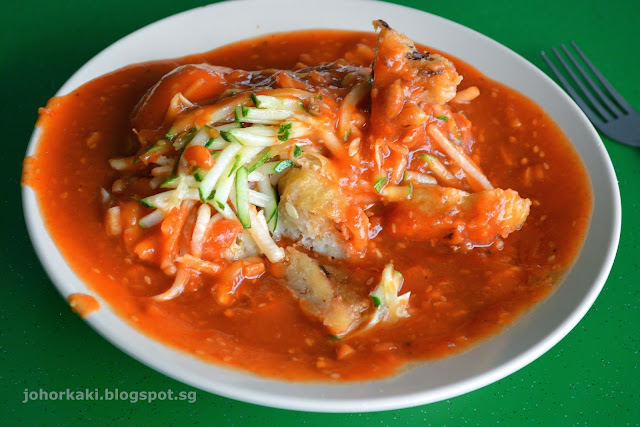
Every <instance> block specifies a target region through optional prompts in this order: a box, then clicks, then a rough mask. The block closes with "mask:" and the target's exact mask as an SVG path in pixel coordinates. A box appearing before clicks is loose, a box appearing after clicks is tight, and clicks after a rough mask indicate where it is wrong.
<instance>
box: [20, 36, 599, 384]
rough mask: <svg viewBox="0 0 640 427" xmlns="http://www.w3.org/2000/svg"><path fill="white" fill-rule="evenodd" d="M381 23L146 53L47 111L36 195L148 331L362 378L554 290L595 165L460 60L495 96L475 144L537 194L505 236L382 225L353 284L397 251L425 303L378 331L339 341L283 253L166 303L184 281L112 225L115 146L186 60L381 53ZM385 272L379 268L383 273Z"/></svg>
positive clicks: (90, 271) (102, 283)
mask: <svg viewBox="0 0 640 427" xmlns="http://www.w3.org/2000/svg"><path fill="white" fill-rule="evenodd" d="M359 44H364V45H366V46H373V45H374V44H375V35H374V34H368V33H353V32H341V31H307V32H298V33H294V34H279V35H269V36H264V37H262V38H258V39H254V40H249V41H244V42H239V43H236V44H233V45H230V46H226V47H223V48H219V49H217V50H215V51H212V52H209V53H205V54H202V55H196V56H191V57H188V58H182V59H177V60H168V61H159V62H153V63H146V64H138V65H132V66H129V67H127V68H124V69H122V70H119V71H116V72H114V73H111V74H108V75H106V76H103V77H101V78H98V79H96V80H94V81H91V82H89V83H87V84H86V85H84V86H82V87H80V88H78V89H76V90H75V91H73V92H72V93H70V94H68V95H66V96H63V97H58V98H53V99H51V100H50V101H49V103H48V104H47V106H46V107H45V108H43V109H42V110H41V111H40V119H39V121H38V124H37V125H38V126H40V127H42V130H43V133H42V137H41V140H40V144H39V146H38V148H37V151H36V153H35V154H34V158H33V159H29V160H28V161H26V162H25V175H24V177H23V184H26V185H29V186H31V187H32V188H34V190H35V191H36V193H37V197H38V201H39V206H40V208H41V211H42V214H43V216H44V219H45V222H46V225H47V227H48V229H49V231H50V233H51V235H52V237H53V239H54V241H55V242H56V244H57V246H58V247H59V248H60V250H61V251H62V253H63V254H64V256H65V258H66V259H67V261H68V262H69V264H70V265H71V266H72V268H73V269H74V271H76V272H77V274H78V275H79V276H80V277H82V278H83V279H84V280H85V281H86V282H87V283H88V284H89V285H90V287H91V288H92V289H93V290H94V291H95V292H96V293H97V294H99V295H100V297H101V298H103V299H104V300H105V301H107V302H109V304H110V305H111V306H112V308H113V309H114V310H115V311H116V312H118V313H119V314H120V315H121V316H122V317H124V318H125V319H127V320H128V321H129V322H130V323H131V324H133V325H134V326H135V327H137V328H139V329H140V330H142V331H143V332H145V333H147V334H149V335H151V336H154V337H156V338H157V339H159V340H161V341H163V342H166V343H167V344H169V345H172V346H175V347H177V348H180V349H182V350H184V351H186V352H188V353H191V354H194V355H196V356H198V357H201V358H203V359H206V360H210V361H213V362H218V363H223V364H227V365H231V366H236V367H239V368H243V369H246V370H249V371H252V372H256V373H258V374H260V375H264V376H268V377H276V378H286V379H293V380H308V379H338V380H354V379H365V378H376V377H381V376H385V375H390V374H392V373H393V372H395V371H396V370H397V369H398V368H399V367H401V366H402V365H403V364H405V363H407V362H408V361H412V360H420V359H429V358H435V357H442V356H446V355H449V354H451V353H453V352H457V351H460V350H463V349H465V348H468V347H469V345H471V344H473V343H476V342H478V340H480V339H483V338H486V337H487V336H490V335H492V334H495V333H497V332H498V331H500V330H501V329H502V328H503V327H505V326H506V325H508V324H509V323H510V322H513V321H514V319H515V318H516V317H517V316H518V315H519V314H520V313H522V311H523V310H524V309H526V308H528V307H531V306H532V305H534V304H535V303H536V302H537V301H539V300H540V299H541V298H543V297H544V296H546V295H548V294H549V292H550V291H551V290H552V289H553V288H554V286H555V285H557V284H558V282H559V281H560V280H561V278H562V276H563V274H564V273H566V271H567V269H568V268H569V267H570V266H571V263H572V262H573V260H574V259H575V257H576V256H577V252H578V250H579V248H580V245H581V243H582V240H583V237H584V234H585V231H586V227H587V225H588V220H589V217H590V212H591V204H592V196H591V190H590V187H589V183H588V178H587V175H586V172H585V169H584V166H583V165H582V163H581V162H580V160H579V157H578V156H577V154H576V152H575V151H574V149H573V148H572V146H571V145H570V143H569V141H568V140H567V139H566V137H565V136H564V135H563V134H562V132H561V131H560V129H559V128H558V126H557V125H555V124H554V122H553V121H552V119H551V118H550V117H549V116H548V115H546V114H545V112H544V111H543V110H542V109H541V108H540V107H538V106H537V105H536V104H534V103H533V102H531V101H530V100H528V99H526V98H525V97H523V96H522V95H520V94H518V93H517V92H515V91H513V90H511V89H509V88H507V87H505V86H503V85H501V84H499V83H496V82H494V81H491V80H490V79H488V78H487V77H485V76H483V75H482V74H480V73H479V72H478V71H477V70H475V69H474V68H472V67H471V66H469V65H468V64H465V63H464V62H462V61H460V60H457V59H455V58H451V57H450V59H452V60H453V62H454V63H455V65H456V68H457V70H458V72H459V73H460V74H462V75H463V76H464V80H463V82H462V84H461V85H460V89H464V88H466V87H468V86H472V85H476V86H478V88H479V89H480V92H481V95H480V97H478V98H477V99H476V100H474V101H473V102H471V103H470V104H468V105H462V106H461V107H460V106H458V107H454V108H456V109H462V110H463V111H464V113H465V114H466V116H467V117H468V118H469V119H470V120H471V122H472V124H473V125H472V130H473V134H474V137H475V144H474V147H473V154H472V156H473V158H474V160H476V162H477V163H478V164H479V166H480V167H481V168H482V169H483V171H484V172H485V173H486V175H487V176H488V178H489V179H490V181H491V182H492V183H493V185H494V186H496V187H501V188H512V189H515V190H517V191H518V192H519V193H520V195H521V196H522V197H527V198H530V199H531V200H532V201H533V205H532V208H531V214H530V215H529V218H528V219H527V221H526V223H525V225H524V226H523V227H522V229H521V230H519V231H517V232H515V233H513V234H511V235H510V236H509V237H508V238H507V239H505V241H504V247H503V248H500V247H499V245H492V246H490V247H487V248H475V249H473V250H471V251H468V252H465V251H453V250H452V249H450V248H445V247H442V248H440V247H431V246H430V245H426V244H418V243H411V242H409V241H402V240H397V239H393V238H391V237H390V236H389V235H388V234H387V233H384V232H382V233H380V234H379V235H378V237H376V238H375V239H374V240H373V241H372V242H371V243H370V244H373V245H375V247H376V248H378V249H379V250H380V252H381V255H382V257H381V258H378V257H377V256H374V255H371V256H367V257H366V258H365V259H364V260H362V261H361V264H360V266H358V267H354V265H353V264H352V262H351V261H342V262H341V263H343V264H345V265H346V266H348V267H349V268H351V269H353V268H358V269H359V270H357V271H358V272H359V273H358V274H356V279H355V283H354V284H353V286H354V287H356V288H357V289H362V288H366V287H367V286H368V285H367V283H368V281H369V279H370V277H374V276H375V280H376V282H377V280H378V279H379V272H380V270H381V269H382V265H383V264H384V263H386V262H389V261H392V262H393V263H394V264H395V268H396V270H398V271H401V272H402V273H403V275H404V278H405V282H404V286H403V293H404V292H406V291H411V295H412V297H411V301H410V306H411V307H412V311H411V317H410V318H408V319H406V320H403V321H402V322H399V323H396V324H393V325H390V326H386V327H383V328H380V329H379V330H377V331H376V332H375V333H374V334H368V335H362V336H357V337H354V338H350V339H349V338H348V339H346V340H342V341H341V340H333V339H331V338H329V337H327V333H326V331H325V330H324V329H323V328H322V327H321V325H319V324H317V323H316V322H314V321H313V320H310V319H308V318H307V317H305V316H304V314H303V313H302V312H301V310H300V309H299V307H298V303H297V302H296V301H295V300H294V299H293V297H292V296H291V294H290V293H289V292H288V291H287V290H286V289H285V287H284V286H282V285H281V284H280V283H279V282H278V280H279V279H277V276H278V274H277V273H275V270H277V268H275V267H274V266H271V269H270V272H271V273H275V274H267V275H264V276H262V278H261V279H255V280H245V281H244V282H243V283H242V285H241V286H240V287H239V289H238V291H237V292H238V293H239V296H240V297H239V298H238V300H237V303H236V304H234V305H232V306H230V307H221V306H219V305H218V304H216V302H215V299H214V297H213V295H212V293H211V286H214V285H215V284H208V285H207V284H206V283H205V284H203V285H202V286H201V288H200V289H197V290H194V289H191V290H190V291H189V292H185V293H184V294H183V295H181V296H180V297H179V298H176V299H173V300H171V301H165V302H160V301H154V300H152V299H150V298H149V296H151V295H155V294H158V293H160V292H162V291H164V290H165V289H166V288H167V287H168V286H169V284H170V283H171V281H172V278H169V277H167V276H165V275H164V273H162V272H161V271H160V270H159V269H157V268H154V267H150V266H147V265H144V264H142V263H140V262H139V261H138V260H137V258H136V256H134V255H132V254H131V253H130V252H129V251H127V250H126V248H125V246H124V244H123V242H122V239H121V238H113V237H109V236H108V235H107V233H106V232H105V226H104V210H103V207H102V203H101V200H100V190H99V189H100V187H103V188H106V189H109V188H110V186H111V184H112V182H113V181H114V180H115V179H116V178H117V176H118V175H117V172H116V171H114V170H112V169H111V168H110V166H109V163H108V162H107V160H108V159H109V158H113V157H119V156H122V155H127V154H130V153H131V152H132V148H133V147H134V145H133V144H134V143H133V141H134V139H133V138H132V133H131V125H130V114H131V112H132V111H133V109H134V107H135V106H136V104H137V103H138V101H139V100H140V98H141V97H142V96H143V95H144V93H145V91H146V90H147V89H148V88H150V87H151V86H152V85H153V84H154V83H155V82H157V81H158V80H159V79H160V78H161V77H162V76H163V75H164V74H165V73H167V72H168V71H170V70H172V69H173V68H175V67H176V66H177V65H179V64H185V63H198V62H209V63H212V64H216V65H225V66H229V67H232V68H241V69H248V70H252V69H260V68H267V67H269V68H271V67H273V68H283V69H287V68H291V67H293V66H294V65H295V64H296V63H297V62H298V61H302V62H304V63H306V64H307V65H314V64H317V63H320V62H327V61H332V60H335V59H338V58H341V57H342V58H345V59H347V60H348V61H351V62H354V63H355V64H358V65H368V64H369V63H370V60H371V58H370V57H368V53H367V52H370V51H369V50H366V49H362V48H361V47H359V46H358V45H359ZM372 272H375V274H374V273H372Z"/></svg>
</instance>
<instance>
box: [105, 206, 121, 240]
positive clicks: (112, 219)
mask: <svg viewBox="0 0 640 427" xmlns="http://www.w3.org/2000/svg"><path fill="white" fill-rule="evenodd" d="M105 222H106V224H107V233H108V234H109V235H111V236H118V235H119V234H121V233H122V219H121V217H120V206H114V207H112V208H109V209H108V210H107V214H106V219H105Z"/></svg>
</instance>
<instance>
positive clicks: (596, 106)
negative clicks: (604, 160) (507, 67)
mask: <svg viewBox="0 0 640 427" xmlns="http://www.w3.org/2000/svg"><path fill="white" fill-rule="evenodd" d="M571 46H572V47H573V49H574V50H575V52H576V53H577V54H578V56H579V57H580V59H581V60H582V63H583V64H586V66H587V67H588V69H589V70H590V72H591V73H589V72H588V71H587V70H586V69H585V67H584V65H582V64H581V63H580V62H579V61H578V60H577V59H576V57H575V56H574V54H572V53H571V52H570V51H569V49H567V47H566V46H565V45H564V44H561V45H560V47H561V48H562V51H563V52H564V56H563V55H561V53H560V52H558V50H557V49H556V48H553V53H554V54H555V56H556V57H557V60H558V61H559V62H560V64H561V65H562V67H561V68H562V69H563V70H564V71H565V74H563V73H562V72H561V71H560V70H559V69H558V67H556V66H555V65H554V63H553V62H552V61H551V59H550V58H549V57H547V55H546V54H545V52H544V51H543V52H541V55H542V58H543V59H544V61H545V62H546V63H547V65H548V66H549V67H550V68H551V70H552V71H553V73H554V74H555V76H556V77H557V79H558V80H559V81H560V83H561V84H562V86H563V87H564V89H565V90H566V91H567V92H568V93H569V95H571V97H572V98H573V100H574V101H575V102H576V103H577V104H578V106H579V107H580V108H581V109H582V111H584V113H585V114H586V115H587V117H588V118H589V120H591V122H592V123H593V124H594V125H595V126H596V127H597V128H598V129H599V130H600V131H601V132H603V133H605V134H606V135H607V136H610V137H612V138H613V139H617V140H619V141H621V142H626V143H631V144H633V145H636V144H637V141H638V139H640V135H637V134H636V135H630V136H631V139H632V141H628V140H627V141H625V140H624V139H627V138H619V137H617V132H615V133H616V135H611V132H610V131H611V127H612V125H613V124H614V122H616V121H619V120H622V121H624V122H627V123H625V124H631V123H628V122H629V120H634V119H635V118H636V116H637V114H638V113H637V112H636V111H635V110H634V109H633V107H632V106H631V105H630V104H629V103H628V102H627V101H626V100H625V99H624V98H623V97H622V96H621V95H620V94H619V93H618V92H617V91H616V90H615V89H614V87H613V86H612V85H611V83H609V82H608V81H607V79H606V78H605V77H604V76H603V75H602V73H600V71H598V69H597V68H596V67H595V66H594V65H593V63H592V62H591V61H590V60H589V59H588V58H587V57H586V55H585V54H584V53H583V52H582V51H581V50H580V48H579V47H578V46H577V45H576V43H575V42H573V41H572V42H571ZM565 57H566V58H568V59H569V60H570V62H571V64H572V65H573V66H571V65H570V64H569V63H568V62H567V61H566V60H565ZM576 70H577V71H578V73H579V74H580V76H578V75H577V74H576ZM594 77H595V80H597V82H596V81H594ZM576 87H577V89H576ZM578 90H579V91H578ZM634 121H635V120H634ZM618 124H619V125H623V123H622V122H620V123H618ZM635 125H637V123H635ZM632 127H634V128H635V127H636V126H632ZM633 133H635V132H633ZM625 134H628V132H625Z"/></svg>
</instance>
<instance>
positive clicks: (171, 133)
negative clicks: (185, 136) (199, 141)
mask: <svg viewBox="0 0 640 427" xmlns="http://www.w3.org/2000/svg"><path fill="white" fill-rule="evenodd" d="M173 132H174V129H173V128H171V129H169V130H168V131H167V133H166V134H165V135H164V137H165V138H167V139H168V140H169V141H171V140H172V139H173V137H174V136H176V135H175V134H174V133H173Z"/></svg>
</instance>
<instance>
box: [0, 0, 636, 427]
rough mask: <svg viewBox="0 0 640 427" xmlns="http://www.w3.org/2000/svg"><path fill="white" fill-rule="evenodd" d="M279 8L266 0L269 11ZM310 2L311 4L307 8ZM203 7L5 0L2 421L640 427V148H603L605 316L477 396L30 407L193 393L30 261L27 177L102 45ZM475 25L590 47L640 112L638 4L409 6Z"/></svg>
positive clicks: (510, 39)
mask: <svg viewBox="0 0 640 427" xmlns="http://www.w3.org/2000/svg"><path fill="white" fill-rule="evenodd" d="M265 1H266V0H265ZM301 1H303V0H301ZM207 3H208V2H207V1H204V0H190V1H159V0H145V1H143V0H127V1H123V0H102V1H99V2H86V1H78V0H75V1H42V0H31V1H25V2H21V1H19V2H14V1H11V2H10V1H4V2H2V6H0V12H2V13H1V16H2V25H1V26H0V35H1V37H0V58H1V62H0V72H1V75H0V77H1V78H0V87H1V88H2V91H1V93H0V96H1V98H2V103H1V106H0V109H1V111H2V115H1V117H2V124H3V126H2V127H3V129H4V130H3V131H2V135H3V137H2V146H3V154H2V157H3V158H7V162H6V163H5V166H6V167H5V168H3V169H2V182H4V183H6V184H7V188H6V191H5V192H4V193H3V196H2V198H1V203H2V210H1V212H2V213H1V214H0V216H1V217H2V223H1V224H2V235H1V239H0V240H1V242H0V247H1V252H0V295H1V297H0V319H1V321H2V324H1V326H0V424H3V425H15V424H19V423H21V422H22V423H29V424H63V425H71V424H79V423H84V422H94V423H97V424H100V425H104V424H107V423H108V424H112V423H114V424H115V423H117V424H126V425H139V424H143V425H145V424H148V423H154V424H178V425H181V424H194V423H198V422H200V423H203V424H215V425H225V424H228V425H257V424H259V423H264V422H268V423H270V424H271V423H273V424H275V425H301V424H307V425H329V424H333V425H342V424H345V425H347V424H348V425H422V424H425V425H445V424H446V425H476V424H477V425H495V424H498V423H499V424H505V423H506V424H507V425H524V424H525V423H526V424H530V423H531V424H534V423H535V424H546V425H578V424H579V425H594V426H604V425H614V426H623V425H638V423H639V422H640V363H639V361H640V354H639V351H640V312H639V307H638V305H639V303H640V267H639V264H640V255H639V253H640V243H639V242H640V221H639V220H638V219H637V216H638V215H639V214H640V191H638V188H639V186H640V149H633V148H630V147H627V146H623V145H620V144H617V143H615V142H612V141H610V140H608V139H606V138H603V141H604V144H605V146H606V148H607V150H608V152H609V155H610V156H611V159H612V161H613V165H614V166H615V169H616V173H617V176H618V180H619V182H620V190H621V193H622V209H623V224H622V236H621V240H620V248H619V250H618V255H617V258H616V261H615V264H614V266H613V270H612V271H611V275H610V276H609V279H608V281H607V283H606V285H605V287H604V290H603V291H602V293H601V294H600V296H599V298H598V299H597V301H596V303H595V305H594V306H593V307H592V308H591V310H590V311H589V312H588V314H587V315H586V317H585V318H584V319H583V320H582V321H581V322H580V323H579V324H578V325H577V327H576V328H575V329H574V330H573V331H572V332H571V333H570V334H569V335H568V336H567V337H566V338H564V339H563V340H562V341H561V342H560V343H559V344H557V345H556V346H555V347H554V348H552V349H551V350H550V351H549V352H547V353H546V354H545V355H543V356H542V357H541V358H539V359H538V360H536V361H535V362H533V363H532V364H530V365H529V366H527V367H525V368H523V369H521V370H520V371H518V372H516V373H514V374H513V375H511V376H509V377H507V378H505V379H503V380H501V381H498V382H497V383H494V384H491V385H489V386H486V387H484V388H482V389H480V390H477V391H474V392H472V393H469V394H466V395H463V396H459V397H456V398H454V399H450V400H447V401H443V402H438V403H434V404H430V405H425V406H421V407H416V408H410V409H403V410H396V411H388V412H380V413H365V414H313V413H303V412H294V411H286V410H279V409H271V408H265V407H260V406H256V405H251V404H247V403H243V402H237V401H233V400H229V399H226V398H223V397H219V396H216V395H213V394H210V393H207V392H204V391H199V390H198V391H197V399H196V402H194V403H190V402H189V401H155V402H152V403H148V402H137V403H131V402H129V401H67V400H64V401H60V400H58V401H51V400H49V401H29V402H26V403H22V402H23V401H24V400H25V390H27V389H28V390H29V391H38V390H40V389H42V390H48V391H53V390H66V389H71V390H85V389H89V390H94V389H101V390H103V389H111V390H115V389H119V390H125V391H130V390H156V391H162V390H169V389H171V390H173V391H174V392H175V393H177V392H180V391H184V392H195V391H196V390H195V389H193V388H192V387H189V386H187V385H184V384H182V383H180V382H178V381H175V380H173V379H170V378H168V377H166V376H164V375H162V374H160V373H158V372H155V371H154V370H152V369H150V368H148V367H146V366H145V365H143V364H141V363H139V362H138V361H136V360H134V359H132V358H131V357H129V356H128V355H126V354H124V353H122V352H121V351H120V350H118V349H116V348H115V347H114V346H112V345H111V344H109V343H108V342H107V341H105V340H104V339H103V338H102V337H101V336H100V335H98V334H97V333H95V332H94V331H93V330H92V329H91V328H90V327H89V326H87V325H86V324H85V323H84V322H83V321H82V320H81V319H80V318H79V317H78V316H76V315H75V314H74V313H72V312H71V310H70V309H69V307H68V305H67V303H66V302H65V301H64V300H63V299H62V298H61V297H60V295H59V294H58V292H57V291H56V289H55V287H54V285H53V284H52V283H51V281H50V280H49V279H48V277H47V275H46V274H45V272H44V270H43V269H42V267H41V266H40V263H39V261H38V259H37V257H36V255H35V253H34V251H33V249H32V246H31V243H30V241H29V238H28V235H27V231H26V227H25V223H24V220H23V216H22V209H21V196H20V186H19V181H20V173H21V166H22V158H23V156H24V153H25V150H26V147H27V143H28V141H29V136H30V134H31V132H32V130H33V124H34V123H35V121H36V118H37V109H38V107H40V106H44V105H45V103H46V101H47V99H48V98H49V97H50V96H52V95H53V94H54V93H55V92H56V91H57V90H58V88H59V87H60V86H61V85H62V84H63V83H64V82H65V81H66V80H67V79H68V78H69V77H70V76H71V74H72V73H73V72H74V71H75V70H76V69H78V68H79V67H80V66H82V65H83V64H84V63H85V62H86V61H88V60H89V59H91V57H93V56H94V55H95V54H97V53H98V52H100V51H101V50H102V49H104V48H105V47H107V46H108V45H110V44H111V43H113V42H114V41H116V40H118V39H119V38H121V37H123V36H125V35H127V34H128V33H130V32H132V31H135V30H136V29H138V28H140V27H142V26H144V25H146V24H149V23H151V22H154V21H156V20H158V19H161V18H164V17H166V16H169V15H172V14H174V13H177V12H181V11H183V10H187V9H190V8H193V7H196V6H201V5H204V4H207ZM396 3H401V4H404V5H407V6H411V7H414V8H418V9H421V10H424V11H427V12H431V13H433V14H436V15H440V16H442V17H445V18H448V19H450V20H453V21H456V22H458V23H460V24H463V25H466V26H468V27H470V28H472V29H475V30H477V31H479V32H481V33H483V34H485V35H487V36H489V37H491V38H493V39H495V40H496V41H498V42H500V43H502V44H504V45H505V46H507V47H509V48H511V49H512V50H514V51H515V52H517V53H519V54H520V55H522V56H524V57H525V58H526V59H528V60H529V61H531V62H532V63H533V64H535V65H536V66H538V67H540V68H541V69H543V70H544V71H548V70H547V68H546V67H545V66H544V65H543V63H542V60H541V58H540V55H539V52H540V50H541V49H547V48H549V47H550V46H557V45H558V44H559V43H561V42H567V41H569V40H575V41H577V42H578V43H579V44H580V46H581V47H582V48H583V50H584V51H585V52H586V53H587V54H588V55H590V56H591V57H593V58H597V64H598V66H599V67H600V69H601V71H602V72H603V73H604V74H605V75H606V76H607V77H608V78H609V80H610V81H612V82H613V83H614V85H615V86H616V87H617V88H618V89H619V91H620V92H621V93H622V94H623V95H624V96H625V97H626V98H627V99H628V100H629V101H630V102H631V104H633V105H635V106H636V108H637V109H640V90H638V76H639V75H640V73H639V71H638V70H640V2H637V1H635V0H627V1H608V2H605V1H601V0H597V1H596V0H583V1H580V2H578V1H572V2H562V1H557V0H556V1H551V0H544V1H527V2H519V1H515V2H514V1H513V0H493V1H483V2H475V1H468V0H464V1H463V0H458V1H456V2H447V1H430V2H427V1H417V0H400V1H396Z"/></svg>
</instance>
